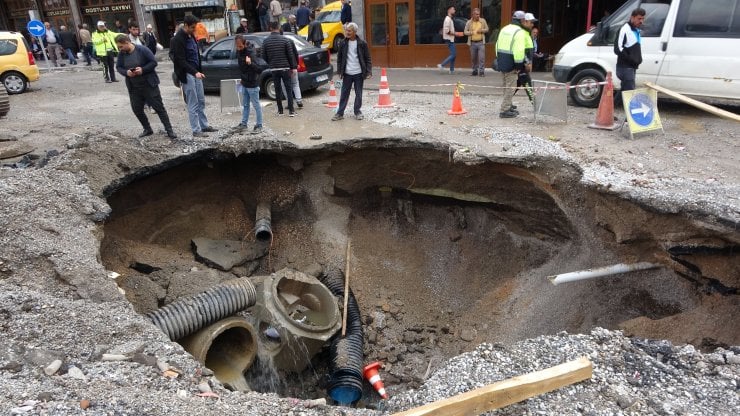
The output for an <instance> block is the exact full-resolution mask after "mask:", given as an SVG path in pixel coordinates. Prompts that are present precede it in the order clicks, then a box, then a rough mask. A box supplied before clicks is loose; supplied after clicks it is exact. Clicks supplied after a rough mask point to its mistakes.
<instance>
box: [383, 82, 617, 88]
mask: <svg viewBox="0 0 740 416" xmlns="http://www.w3.org/2000/svg"><path fill="white" fill-rule="evenodd" d="M458 85H461V86H463V87H475V88H490V89H494V90H505V89H518V88H524V87H514V88H510V87H497V86H493V85H478V84H465V83H460V84H458V83H454V84H400V85H399V84H393V86H394V87H401V88H409V87H455V86H458ZM595 85H606V81H602V82H586V83H583V84H578V85H565V86H562V87H560V86H555V87H534V86H530V87H529V88H531V89H533V90H569V89H574V88H585V87H589V88H590V87H593V86H595Z"/></svg>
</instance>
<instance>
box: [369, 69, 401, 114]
mask: <svg viewBox="0 0 740 416" xmlns="http://www.w3.org/2000/svg"><path fill="white" fill-rule="evenodd" d="M395 105H396V104H395V103H393V102H392V101H391V88H390V86H389V85H388V77H387V76H386V75H385V68H383V69H381V70H380V89H379V91H378V103H377V104H375V105H374V106H373V107H375V108H384V107H393V106H395Z"/></svg>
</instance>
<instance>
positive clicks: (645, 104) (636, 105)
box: [629, 93, 655, 126]
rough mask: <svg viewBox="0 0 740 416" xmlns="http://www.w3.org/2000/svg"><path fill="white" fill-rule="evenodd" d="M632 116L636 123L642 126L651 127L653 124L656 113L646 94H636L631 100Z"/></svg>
mask: <svg viewBox="0 0 740 416" xmlns="http://www.w3.org/2000/svg"><path fill="white" fill-rule="evenodd" d="M629 108H630V115H631V116H632V120H634V121H635V123H637V124H639V125H641V126H649V125H650V124H651V123H652V122H653V117H654V116H655V111H654V109H653V102H652V100H650V97H648V96H647V95H645V94H640V93H638V94H635V95H633V96H632V99H631V100H630V106H629Z"/></svg>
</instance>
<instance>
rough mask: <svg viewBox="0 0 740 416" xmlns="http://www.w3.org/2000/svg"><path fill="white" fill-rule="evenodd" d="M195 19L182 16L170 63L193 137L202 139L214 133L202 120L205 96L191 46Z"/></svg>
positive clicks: (195, 51)
mask: <svg viewBox="0 0 740 416" xmlns="http://www.w3.org/2000/svg"><path fill="white" fill-rule="evenodd" d="M197 23H198V18H197V17H195V16H193V15H187V16H185V19H184V22H183V27H182V28H181V29H180V30H178V31H177V34H175V37H174V38H172V41H171V42H170V46H171V47H172V51H171V52H170V53H171V54H172V62H173V63H174V66H175V76H176V77H177V80H178V81H180V88H182V92H183V95H184V96H185V102H186V103H187V107H188V119H189V120H190V129H191V130H192V131H193V137H205V136H206V133H207V132H214V131H217V129H215V128H213V127H211V126H209V125H208V118H206V113H205V108H206V96H205V94H204V92H203V78H205V75H203V73H202V72H200V52H199V50H198V44H197V43H196V42H195V38H194V37H193V32H195V25H196V24H197Z"/></svg>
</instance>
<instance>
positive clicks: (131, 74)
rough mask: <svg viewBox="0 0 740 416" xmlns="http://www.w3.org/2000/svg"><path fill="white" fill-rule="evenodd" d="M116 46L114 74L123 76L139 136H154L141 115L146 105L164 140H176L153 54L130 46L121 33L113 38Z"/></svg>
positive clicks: (147, 120) (141, 47) (145, 49)
mask: <svg viewBox="0 0 740 416" xmlns="http://www.w3.org/2000/svg"><path fill="white" fill-rule="evenodd" d="M116 46H117V47H118V51H119V54H118V61H117V62H116V71H118V73H119V74H121V75H123V76H124V77H126V88H128V96H129V99H130V100H131V110H133V112H134V115H135V116H136V118H137V119H139V122H140V123H141V126H142V127H143V128H144V131H142V132H141V134H140V135H139V137H146V136H151V135H152V134H154V131H153V130H152V126H151V125H150V124H149V119H148V118H147V116H146V113H144V104H149V105H151V106H152V108H153V109H154V111H156V112H157V115H158V116H159V120H160V121H161V122H162V125H164V129H165V131H166V132H167V137H169V138H170V139H176V138H177V135H176V134H175V131H174V130H172V124H170V117H169V115H168V114H167V110H165V108H164V103H162V95H161V94H160V92H159V77H158V76H157V72H156V71H155V70H154V68H156V67H157V60H156V59H155V58H154V54H153V53H152V51H150V50H149V48H147V47H146V46H143V45H134V44H133V43H131V39H130V38H129V37H128V35H124V34H119V35H118V36H116Z"/></svg>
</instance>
